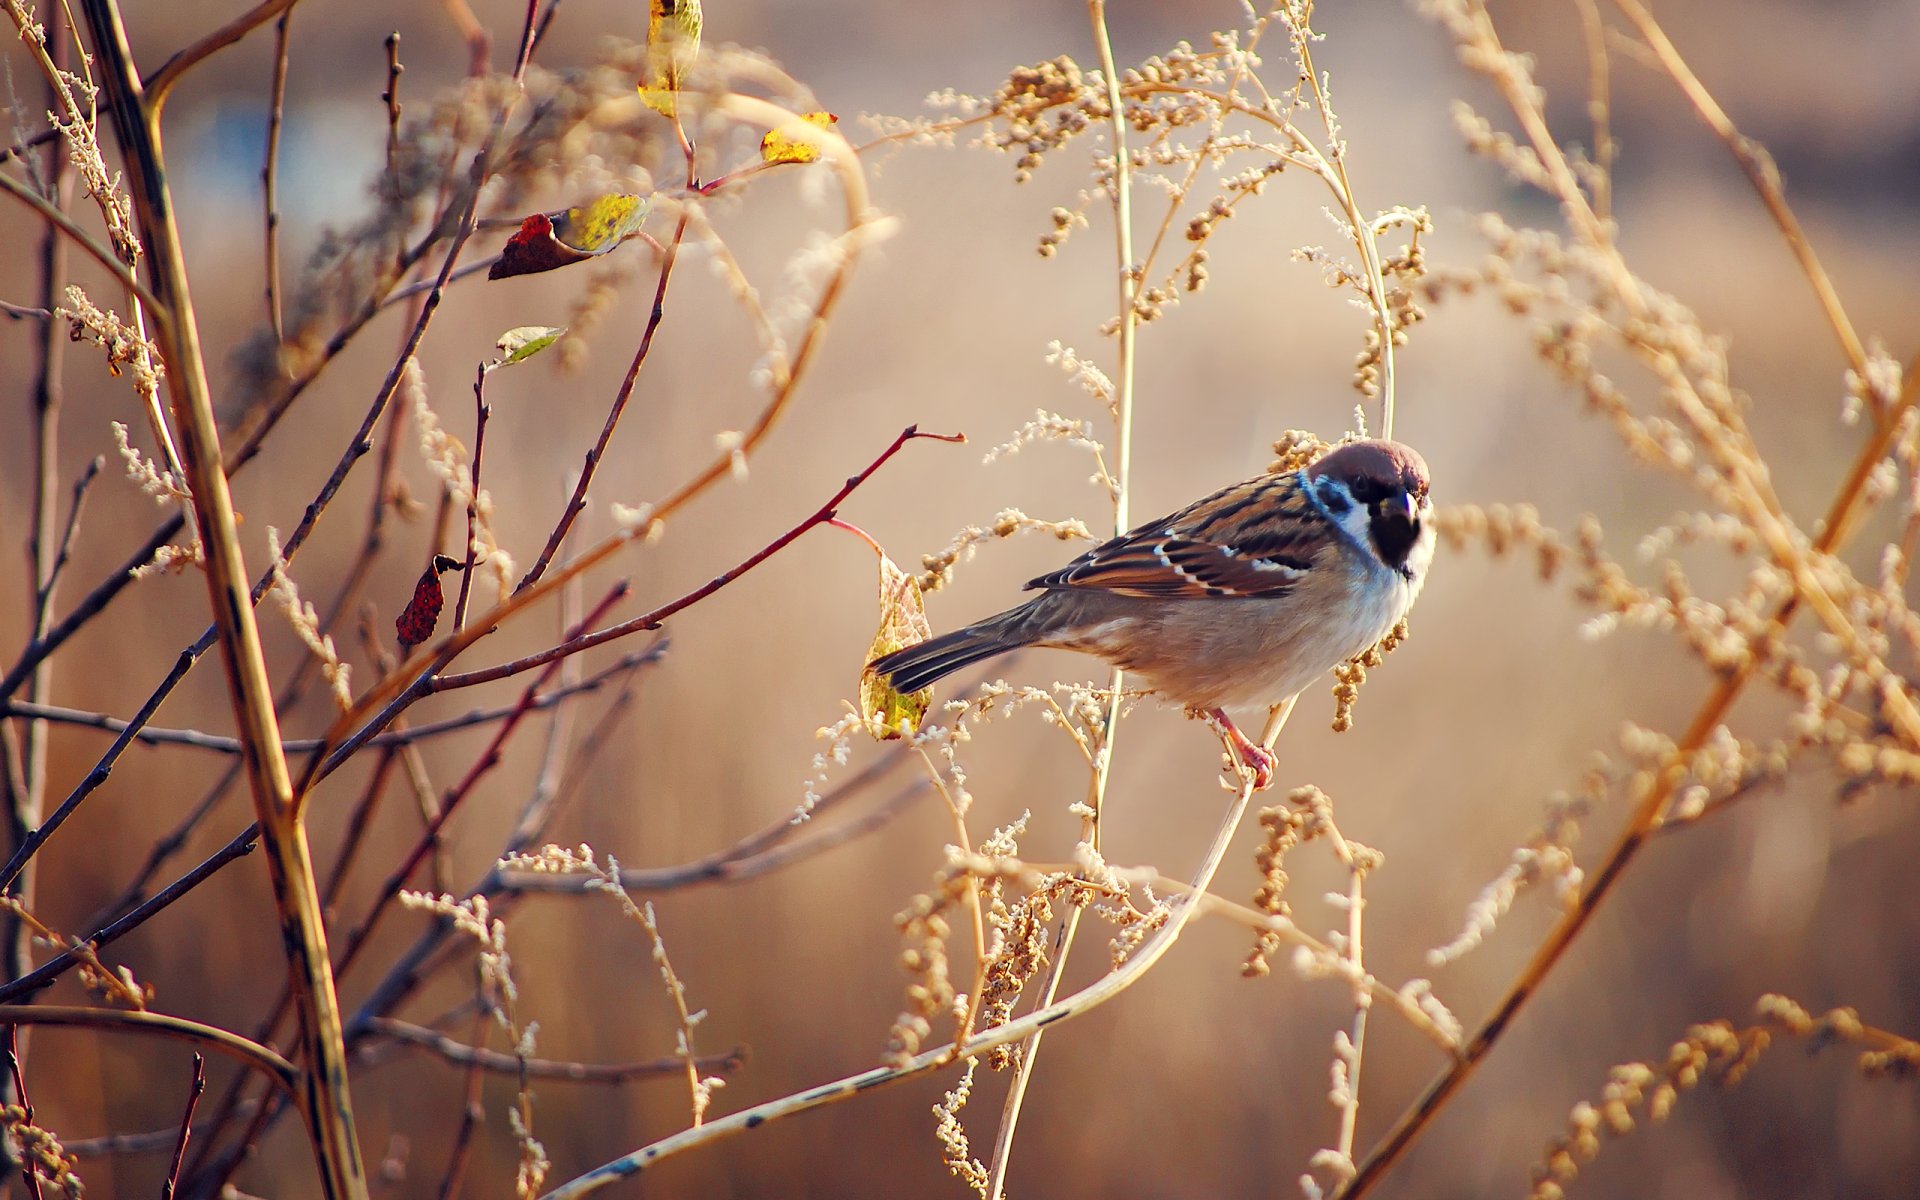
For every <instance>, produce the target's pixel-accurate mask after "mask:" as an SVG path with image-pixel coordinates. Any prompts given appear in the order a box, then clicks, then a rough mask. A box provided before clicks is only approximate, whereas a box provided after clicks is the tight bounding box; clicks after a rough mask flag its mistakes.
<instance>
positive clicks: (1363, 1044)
mask: <svg viewBox="0 0 1920 1200" xmlns="http://www.w3.org/2000/svg"><path fill="white" fill-rule="evenodd" d="M1333 835H1334V839H1335V840H1334V847H1335V853H1336V854H1337V855H1338V856H1339V858H1340V860H1341V862H1342V863H1344V864H1345V865H1346V868H1347V948H1346V949H1347V954H1346V957H1347V964H1348V965H1349V966H1350V967H1351V968H1352V970H1353V980H1354V982H1353V1027H1352V1032H1351V1033H1349V1034H1348V1035H1347V1040H1348V1041H1349V1042H1350V1043H1351V1045H1352V1052H1351V1055H1350V1056H1349V1057H1348V1059H1347V1069H1346V1071H1347V1073H1346V1089H1345V1091H1344V1094H1343V1095H1342V1097H1341V1100H1340V1136H1339V1140H1338V1141H1337V1142H1336V1143H1335V1145H1334V1149H1336V1150H1337V1151H1339V1154H1340V1158H1341V1161H1342V1164H1343V1167H1344V1169H1345V1170H1347V1171H1349V1172H1351V1171H1352V1170H1353V1137H1354V1133H1355V1131H1356V1130H1358V1129H1359V1127H1360V1065H1361V1063H1362V1061H1363V1060H1364V1058H1365V1055H1366V1048H1367V1013H1368V1011H1369V1010H1370V1009H1371V1008H1372V1007H1373V993H1372V992H1371V990H1369V989H1368V987H1367V985H1366V983H1365V982H1364V981H1365V980H1366V978H1367V967H1366V962H1365V958H1364V954H1363V950H1362V947H1363V944H1364V943H1363V939H1362V936H1361V934H1362V930H1363V928H1364V919H1365V915H1366V897H1365V895H1364V893H1363V884H1364V881H1365V879H1366V869H1365V868H1364V867H1363V866H1362V865H1361V864H1360V863H1359V862H1357V861H1356V860H1355V858H1354V856H1353V850H1352V848H1351V847H1350V846H1348V845H1347V842H1346V839H1345V838H1343V837H1340V834H1339V830H1337V829H1336V830H1334V831H1333Z"/></svg>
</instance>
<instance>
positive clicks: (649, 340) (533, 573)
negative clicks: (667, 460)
mask: <svg viewBox="0 0 1920 1200" xmlns="http://www.w3.org/2000/svg"><path fill="white" fill-rule="evenodd" d="M686 234H687V216H686V214H685V213H684V212H683V213H682V214H681V215H680V221H679V223H678V224H677V225H675V226H674V230H673V240H672V241H670V242H668V243H667V249H666V254H665V255H664V256H662V258H661V260H660V280H659V282H658V283H656V284H655V285H654V288H653V308H652V309H651V310H650V311H649V312H648V314H647V325H646V328H645V329H644V330H642V331H641V334H640V346H639V348H638V349H636V350H635V351H634V352H633V361H632V362H631V363H630V364H628V366H627V374H626V377H625V378H624V379H622V380H621V381H620V390H619V391H617V392H615V393H614V397H613V405H612V407H611V408H609V409H608V410H607V419H606V421H605V422H604V423H603V424H602V425H601V427H600V436H599V438H597V439H596V440H595V441H594V443H593V449H591V450H589V451H587V457H586V461H585V462H584V463H582V464H581V466H580V479H579V481H578V482H576V483H575V484H574V485H573V495H572V497H571V498H569V499H568V501H567V506H566V508H564V509H563V510H561V513H560V519H559V520H558V521H556V522H555V523H554V526H553V532H552V533H550V534H548V535H547V544H546V545H544V546H542V547H541V548H540V555H539V557H538V558H536V559H534V562H533V566H531V567H529V568H527V573H526V574H525V575H524V576H522V577H521V579H520V583H519V585H518V586H516V587H515V588H514V589H513V590H514V591H516V592H518V591H521V590H523V589H525V588H527V587H528V586H530V585H532V584H534V583H537V582H539V580H540V576H542V575H544V574H545V573H546V570H547V564H549V563H551V562H552V561H553V556H554V553H555V552H556V551H558V550H559V549H560V543H562V542H564V541H565V540H566V538H567V532H568V531H569V530H571V529H572V528H573V522H574V519H575V518H577V517H578V516H579V515H580V514H581V513H582V512H583V511H585V510H586V507H587V488H588V487H590V486H592V484H593V473H594V469H595V468H596V467H598V466H599V465H600V460H601V458H603V457H604V456H605V455H606V452H607V443H609V442H611V441H612V440H613V429H614V426H615V425H618V424H619V423H620V414H621V413H623V412H625V411H626V407H627V399H628V398H629V397H630V396H632V395H633V385H634V384H635V383H636V382H638V380H639V378H640V368H641V366H642V365H644V364H645V363H646V361H647V353H648V351H650V350H652V349H653V335H654V333H655V332H656V331H657V330H659V328H660V321H661V319H662V318H663V317H665V316H666V312H667V310H666V301H667V282H668V280H670V279H671V278H672V277H673V264H674V260H675V259H676V258H677V257H678V256H679V254H680V242H681V239H683V238H684V237H686Z"/></svg>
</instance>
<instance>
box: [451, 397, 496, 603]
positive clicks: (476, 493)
mask: <svg viewBox="0 0 1920 1200" xmlns="http://www.w3.org/2000/svg"><path fill="white" fill-rule="evenodd" d="M492 415H493V407H492V406H491V405H489V404H488V403H487V364H485V363H481V364H480V365H479V367H477V368H475V370H474V372H473V464H472V467H471V469H470V470H469V471H468V474H467V549H466V555H465V561H466V564H467V565H466V566H465V567H464V568H463V569H462V570H461V572H460V598H459V599H457V600H455V601H454V603H453V627H454V628H455V629H465V628H466V626H467V600H468V599H469V598H470V597H471V596H472V595H473V565H474V556H475V554H476V553H477V551H476V550H475V548H474V540H473V533H474V526H475V525H476V524H477V523H478V522H479V519H480V456H481V455H482V454H485V453H486V450H487V418H488V417H490V416H492Z"/></svg>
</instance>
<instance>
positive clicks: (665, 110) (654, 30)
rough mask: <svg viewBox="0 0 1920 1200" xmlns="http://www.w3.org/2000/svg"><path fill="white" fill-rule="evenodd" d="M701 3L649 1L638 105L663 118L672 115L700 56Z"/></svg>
mask: <svg viewBox="0 0 1920 1200" xmlns="http://www.w3.org/2000/svg"><path fill="white" fill-rule="evenodd" d="M702 23H703V22H702V21H701V16H700V0H648V4H647V65H646V75H645V76H644V77H643V78H642V79H641V80H640V102H641V103H642V104H645V105H646V106H647V107H648V108H651V109H652V110H654V111H655V112H657V113H660V114H661V115H662V116H668V117H671V116H672V115H673V114H674V107H675V105H674V93H675V92H677V91H679V90H680V87H681V84H682V83H684V82H685V80H686V78H687V72H688V71H691V70H692V69H693V60H694V59H696V58H698V57H699V56H700V27H701V25H702Z"/></svg>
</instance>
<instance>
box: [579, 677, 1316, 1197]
mask: <svg viewBox="0 0 1920 1200" xmlns="http://www.w3.org/2000/svg"><path fill="white" fill-rule="evenodd" d="M1286 708H1287V709H1290V708H1291V705H1288V706H1286ZM1280 721H1281V722H1282V723H1284V721H1285V716H1284V715H1283V716H1281V717H1280ZM1276 732H1277V730H1276ZM1252 797H1253V781H1252V779H1251V778H1245V779H1242V781H1241V784H1240V787H1239V789H1238V790H1237V791H1236V792H1235V793H1234V797H1233V800H1232V802H1231V803H1230V804H1229V805H1228V807H1227V812H1226V814H1225V816H1224V817H1223V818H1222V819H1221V822H1220V828H1219V829H1218V830H1217V831H1216V832H1215V833H1214V838H1213V843H1212V844H1211V845H1210V846H1209V847H1208V848H1207V852H1206V855H1205V857H1204V858H1202V859H1201V862H1200V865H1199V867H1198V868H1197V869H1196V870H1195V872H1194V875H1193V879H1192V881H1191V882H1190V883H1189V885H1188V888H1189V891H1190V892H1191V894H1192V895H1193V896H1194V897H1204V896H1205V894H1206V891H1207V889H1208V888H1209V887H1210V886H1212V884H1213V877H1214V875H1215V873H1216V872H1218V871H1219V869H1220V864H1221V862H1222V861H1223V860H1225V858H1226V855H1227V850H1228V848H1229V847H1231V846H1232V844H1233V836H1234V833H1235V832H1236V831H1237V830H1238V829H1239V828H1240V820H1241V818H1242V817H1244V816H1245V815H1246V811H1247V805H1248V803H1249V802H1250V801H1251V800H1252ZM1201 907H1202V904H1201V901H1200V900H1198V899H1189V900H1188V902H1187V903H1185V904H1181V905H1177V906H1175V907H1174V908H1173V910H1172V912H1171V913H1170V914H1169V916H1168V918H1167V922H1166V924H1165V925H1163V926H1162V927H1161V928H1160V929H1159V931H1158V932H1156V933H1155V934H1154V935H1153V936H1152V937H1150V938H1148V939H1147V940H1146V941H1145V942H1143V943H1142V944H1141V945H1140V947H1139V949H1137V950H1135V951H1134V953H1133V955H1132V956H1131V957H1130V958H1128V959H1127V961H1126V962H1124V963H1122V964H1121V965H1120V966H1119V967H1117V968H1115V969H1114V970H1112V971H1110V972H1108V973H1107V974H1105V975H1103V976H1101V977H1100V978H1099V979H1096V980H1094V981H1093V982H1092V983H1090V984H1088V985H1087V986H1086V987H1084V988H1082V989H1081V990H1079V991H1077V992H1074V993H1073V994H1071V995H1069V996H1067V997H1066V998H1065V999H1063V1000H1057V1001H1055V1002H1054V1003H1052V1004H1049V1005H1047V1006H1046V1007H1044V1008H1038V1009H1035V1010H1034V1011H1032V1012H1030V1013H1028V1014H1027V1015H1026V1016H1024V1017H1020V1018H1017V1019H1016V1020H1013V1021H1009V1022H1008V1023H1007V1024H1005V1025H1001V1026H999V1027H997V1028H994V1029H989V1030H986V1031H985V1032H983V1033H978V1034H975V1035H974V1036H973V1037H971V1038H969V1039H967V1041H966V1042H964V1043H963V1044H961V1045H958V1046H955V1045H951V1044H948V1045H944V1046H941V1047H938V1048H937V1049H933V1050H928V1051H926V1052H925V1053H923V1054H920V1055H918V1056H916V1057H915V1058H912V1059H910V1060H908V1061H907V1062H906V1063H904V1064H902V1065H900V1066H891V1067H876V1068H874V1069H873V1070H870V1071H862V1072H861V1073H859V1074H857V1075H849V1076H847V1077H845V1078H843V1079H838V1080H835V1081H833V1082H832V1083H826V1084H822V1085H820V1086H819V1087H814V1088H808V1089H807V1090H805V1091H802V1092H796V1093H794V1094H793V1095H791V1096H785V1097H782V1098H780V1099H778V1100H772V1101H769V1102H767V1103H765V1104H760V1105H755V1106H754V1107H752V1108H748V1109H743V1110H741V1111H739V1112H735V1113H729V1114H728V1115H727V1116H725V1117H722V1118H720V1119H719V1120H716V1121H709V1122H707V1123H706V1124H705V1125H702V1126H700V1127H699V1128H698V1129H688V1130H684V1131H682V1132H680V1133H678V1134H675V1135H673V1136H672V1137H669V1138H664V1139H662V1140H660V1141H658V1142H655V1143H653V1144H652V1145H649V1146H643V1147H641V1148H640V1149H638V1150H635V1151H634V1152H633V1153H631V1154H628V1155H625V1156H623V1157H621V1158H617V1159H615V1160H614V1161H612V1162H610V1163H607V1164H606V1165H604V1166H601V1167H598V1168H596V1169H594V1170H592V1171H589V1172H587V1173H586V1174H584V1175H580V1176H577V1177H576V1178H574V1179H571V1180H569V1181H567V1182H566V1183H564V1184H562V1185H560V1186H559V1187H557V1188H555V1189H553V1190H552V1191H551V1192H549V1193H547V1196H546V1197H545V1200H574V1198H575V1197H579V1196H585V1195H587V1194H589V1193H591V1192H596V1191H598V1190H600V1189H601V1188H603V1187H606V1186H607V1185H608V1184H611V1183H616V1182H618V1181H620V1180H623V1179H628V1178H631V1177H632V1176H634V1175H637V1174H639V1173H640V1172H642V1171H644V1170H645V1169H646V1168H648V1167H650V1166H652V1165H653V1164H654V1163H656V1162H659V1161H660V1160H661V1159H664V1158H667V1157H670V1156H672V1155H675V1154H679V1153H681V1152H683V1151H686V1150H691V1149H693V1148H695V1147H697V1146H702V1145H706V1144H707V1143H710V1142H714V1141H718V1140H719V1139H721V1138H724V1137H730V1136H732V1135H734V1134H737V1133H744V1132H746V1131H747V1130H750V1129H757V1128H759V1127H760V1126H762V1125H765V1124H766V1123H768V1122H770V1121H774V1120H777V1119H779V1118H781V1117H790V1116H793V1115H794V1114H796V1113H802V1112H806V1111H808V1110H810V1109H814V1108H819V1107H821V1106H822V1105H826V1104H834V1103H838V1102H839V1101H842V1100H848V1099H851V1098H853V1097H854V1096H858V1095H861V1094H863V1093H865V1092H869V1091H872V1090H873V1089H875V1088H880V1087H885V1086H886V1085H888V1084H890V1083H898V1082H900V1081H901V1080H903V1079H911V1078H913V1077H914V1076H917V1075H923V1074H926V1073H927V1072H929V1071H934V1070H938V1069H940V1068H943V1067H947V1066H951V1065H952V1064H953V1063H955V1062H958V1061H961V1060H964V1059H969V1058H977V1057H979V1056H981V1055H982V1054H985V1053H986V1052H987V1051H988V1050H991V1049H993V1048H994V1047H995V1046H1006V1045H1010V1044H1012V1043H1014V1042H1018V1041H1023V1040H1025V1039H1026V1037H1027V1036H1028V1035H1029V1034H1031V1033H1032V1032H1033V1031H1034V1030H1036V1029H1044V1028H1045V1027H1047V1026H1049V1025H1052V1024H1054V1023H1055V1022H1057V1021H1064V1020H1070V1019H1072V1018H1074V1017H1077V1016H1081V1015H1083V1014H1085V1013H1087V1012H1090V1011H1091V1010H1093V1009H1094V1008H1097V1007H1099V1006H1100V1005H1102V1004H1104V1003H1106V1002H1107V1001H1109V1000H1111V999H1113V998H1114V997H1115V996H1117V995H1119V994H1120V993H1122V992H1124V991H1126V990H1127V989H1128V988H1129V987H1132V986H1133V985H1134V984H1135V983H1137V982H1139V980H1140V978H1141V977H1142V976H1144V975H1145V974H1146V973H1147V972H1148V971H1150V970H1152V969H1153V967H1154V965H1155V964H1156V963H1158V962H1159V961H1160V959H1161V958H1162V957H1164V956H1165V955H1166V953H1167V951H1168V950H1170V949H1172V948H1173V944H1174V943H1175V942H1177V941H1179V940H1180V935H1181V933H1182V932H1183V931H1184V930H1185V929H1186V927H1187V922H1188V921H1189V920H1190V919H1191V918H1192V916H1193V914H1194V913H1195V912H1196V911H1198V910H1199V909H1200V908H1201Z"/></svg>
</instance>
